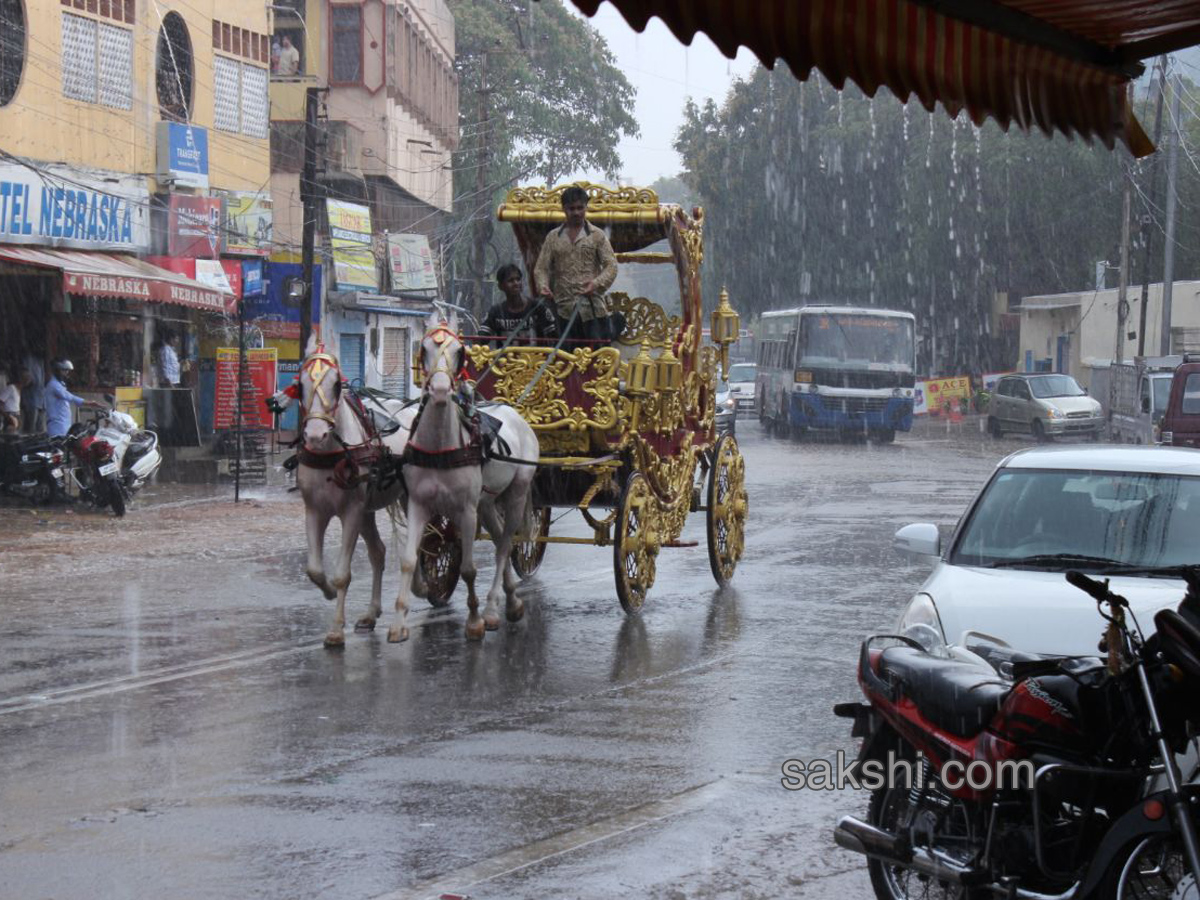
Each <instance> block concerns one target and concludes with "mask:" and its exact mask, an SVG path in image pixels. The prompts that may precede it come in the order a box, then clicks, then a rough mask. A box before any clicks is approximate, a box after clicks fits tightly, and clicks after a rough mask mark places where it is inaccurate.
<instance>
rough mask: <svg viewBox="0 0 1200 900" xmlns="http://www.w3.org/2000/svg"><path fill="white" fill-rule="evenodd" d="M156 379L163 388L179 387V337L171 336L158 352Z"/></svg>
mask: <svg viewBox="0 0 1200 900" xmlns="http://www.w3.org/2000/svg"><path fill="white" fill-rule="evenodd" d="M158 377H159V380H160V381H161V382H162V385H163V387H172V388H174V387H179V335H177V334H172V335H171V336H170V337H168V338H167V340H166V342H165V343H164V344H163V345H162V348H161V349H160V350H159V351H158Z"/></svg>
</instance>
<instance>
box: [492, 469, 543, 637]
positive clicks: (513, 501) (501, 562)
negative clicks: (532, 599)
mask: <svg viewBox="0 0 1200 900" xmlns="http://www.w3.org/2000/svg"><path fill="white" fill-rule="evenodd" d="M516 487H518V485H515V484H514V485H510V489H509V490H508V491H507V492H505V495H504V498H503V503H504V522H505V525H506V527H505V529H504V543H503V546H501V545H500V544H497V545H496V572H497V579H499V576H500V574H501V573H502V574H503V576H504V597H505V605H504V615H505V617H506V618H507V619H508V621H510V622H519V621H521V619H522V618H523V617H524V615H525V602H524V601H523V600H522V599H521V598H520V597H518V596H517V585H518V584H520V580H519V579H518V578H517V573H516V572H514V571H513V564H512V546H513V540H514V538H515V537H516V535H517V534H518V532H519V533H521V535H522V536H523V537H524V538H525V539H526V540H532V539H533V538H535V537H537V534H536V532H535V531H534V530H533V504H532V498H531V497H530V496H529V490H528V488H526V489H525V490H524V491H518V490H516V489H515V488H516ZM510 523H511V524H510ZM501 553H503V554H504V555H503V556H501V555H500V554H501Z"/></svg>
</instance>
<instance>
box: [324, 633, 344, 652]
mask: <svg viewBox="0 0 1200 900" xmlns="http://www.w3.org/2000/svg"><path fill="white" fill-rule="evenodd" d="M325 646H326V647H328V648H329V649H331V650H333V649H337V648H339V647H344V646H346V636H345V635H344V634H342V633H341V632H340V631H331V632H329V634H327V635H325Z"/></svg>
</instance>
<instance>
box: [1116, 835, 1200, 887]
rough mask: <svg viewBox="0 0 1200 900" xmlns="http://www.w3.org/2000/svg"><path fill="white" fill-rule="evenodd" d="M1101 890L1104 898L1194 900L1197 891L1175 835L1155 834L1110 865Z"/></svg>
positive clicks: (1135, 845)
mask: <svg viewBox="0 0 1200 900" xmlns="http://www.w3.org/2000/svg"><path fill="white" fill-rule="evenodd" d="M1108 872H1109V873H1108V877H1107V878H1106V879H1105V884H1104V886H1103V887H1102V888H1101V890H1100V896H1101V897H1102V898H1104V900H1160V898H1161V900H1171V898H1178V900H1197V898H1198V897H1200V891H1198V890H1197V886H1196V880H1195V879H1194V878H1193V877H1192V875H1191V873H1189V872H1188V870H1187V863H1185V862H1184V860H1183V853H1182V851H1181V850H1180V846H1179V842H1178V841H1177V840H1176V839H1175V836H1174V835H1155V836H1153V837H1148V838H1144V839H1143V840H1141V841H1139V842H1138V843H1136V844H1134V845H1133V846H1132V847H1131V848H1130V850H1129V852H1128V853H1126V854H1122V855H1120V856H1118V857H1117V858H1116V859H1115V860H1114V861H1113V864H1112V866H1110V867H1109V870H1108Z"/></svg>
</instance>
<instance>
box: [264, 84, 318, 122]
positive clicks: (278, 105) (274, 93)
mask: <svg viewBox="0 0 1200 900" xmlns="http://www.w3.org/2000/svg"><path fill="white" fill-rule="evenodd" d="M324 86H325V82H324V79H322V78H318V77H317V76H316V75H287V76H282V75H272V76H271V121H272V122H303V121H304V109H305V103H306V102H307V97H308V89H309V88H313V87H324Z"/></svg>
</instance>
